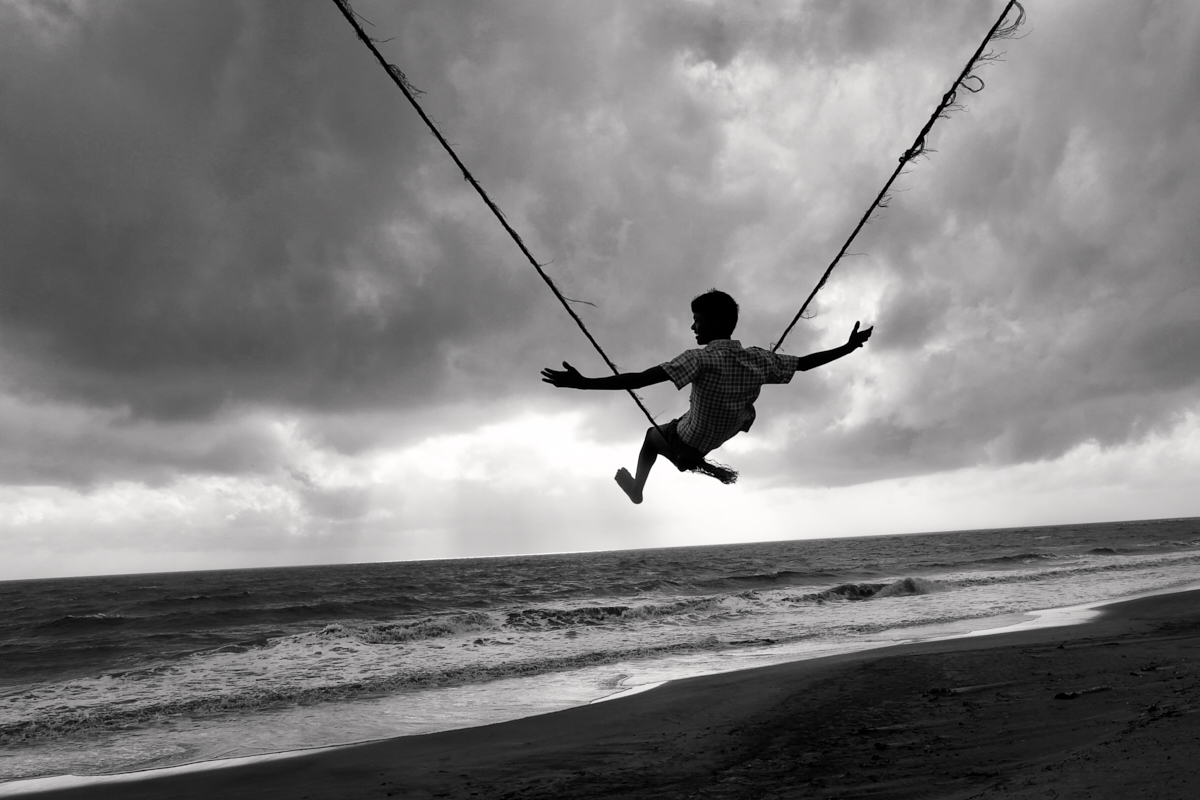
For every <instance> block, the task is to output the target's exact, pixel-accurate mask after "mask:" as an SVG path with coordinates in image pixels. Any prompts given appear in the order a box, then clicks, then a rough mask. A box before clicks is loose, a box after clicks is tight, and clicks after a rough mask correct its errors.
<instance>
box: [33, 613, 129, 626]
mask: <svg viewBox="0 0 1200 800" xmlns="http://www.w3.org/2000/svg"><path fill="white" fill-rule="evenodd" d="M127 621H128V618H127V617H123V616H121V615H120V614H65V615H63V616H61V617H58V618H57V619H54V620H51V621H50V622H44V623H42V624H41V625H39V626H37V627H39V628H62V627H87V626H97V625H104V626H110V625H123V624H125V623H126V622H127Z"/></svg>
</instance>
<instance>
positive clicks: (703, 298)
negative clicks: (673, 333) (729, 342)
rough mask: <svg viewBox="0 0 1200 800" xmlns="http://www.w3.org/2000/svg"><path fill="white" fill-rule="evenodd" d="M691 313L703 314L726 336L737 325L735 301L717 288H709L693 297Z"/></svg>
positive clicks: (736, 305)
mask: <svg viewBox="0 0 1200 800" xmlns="http://www.w3.org/2000/svg"><path fill="white" fill-rule="evenodd" d="M692 313H694V314H703V315H704V316H705V318H706V319H708V320H709V321H710V322H712V324H713V325H714V326H716V327H717V329H718V331H719V332H721V333H724V334H725V335H726V336H728V335H729V334H731V333H733V329H734V328H736V327H737V323H738V304H737V301H736V300H734V299H733V298H732V297H730V296H729V295H727V294H725V293H724V292H722V291H719V290H717V289H709V290H708V291H707V292H705V293H704V294H701V295H697V296H696V297H693V298H692Z"/></svg>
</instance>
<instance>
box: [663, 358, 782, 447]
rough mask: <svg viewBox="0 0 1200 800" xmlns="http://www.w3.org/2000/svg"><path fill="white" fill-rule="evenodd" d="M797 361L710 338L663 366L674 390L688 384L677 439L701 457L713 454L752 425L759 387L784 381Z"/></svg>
mask: <svg viewBox="0 0 1200 800" xmlns="http://www.w3.org/2000/svg"><path fill="white" fill-rule="evenodd" d="M799 363H800V359H799V358H797V357H796V356H785V355H781V354H779V353H772V352H771V351H769V350H763V349H762V348H761V347H751V348H749V349H743V348H742V343H741V342H739V341H737V340H736V339H715V340H713V341H711V342H709V343H708V346H707V347H705V348H704V349H702V350H700V349H698V350H687V351H685V352H684V353H682V354H681V355H679V356H677V357H676V358H674V359H672V360H671V361H668V362H667V363H665V364H663V365H662V368H663V370H664V371H666V373H667V376H668V377H669V378H670V379H671V382H672V383H674V384H675V388H676V389H682V388H683V387H684V386H687V385H688V384H689V383H690V384H692V397H691V400H690V401H689V402H690V404H691V406H690V408H688V410H687V412H686V413H685V414H684V415H683V416H682V417H680V418H679V427H678V432H679V438H681V439H683V441H684V442H686V443H687V444H690V445H691V446H692V447H694V448H696V449H697V450H699V451H700V452H702V453H707V452H709V451H710V450H715V449H716V448H718V447H720V446H721V445H722V444H724V443H725V442H727V441H729V440H730V439H732V438H733V437H734V435H736V434H737V433H739V432H741V431H748V430H750V425H751V424H752V423H753V422H754V416H755V414H754V401H755V400H757V399H758V393H759V390H761V389H762V385H763V384H764V383H788V382H790V381H791V380H792V376H793V375H795V374H796V367H797V366H798V365H799Z"/></svg>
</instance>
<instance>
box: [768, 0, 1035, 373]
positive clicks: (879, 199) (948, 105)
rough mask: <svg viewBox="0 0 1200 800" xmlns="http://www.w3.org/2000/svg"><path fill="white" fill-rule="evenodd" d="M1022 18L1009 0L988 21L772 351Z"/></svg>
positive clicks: (976, 88)
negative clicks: (991, 22)
mask: <svg viewBox="0 0 1200 800" xmlns="http://www.w3.org/2000/svg"><path fill="white" fill-rule="evenodd" d="M1013 8H1016V9H1017V18H1016V19H1014V20H1013V21H1012V22H1010V23H1008V24H1007V25H1006V24H1004V20H1005V19H1007V18H1008V14H1009V12H1010V11H1012V10H1013ZM1024 22H1025V9H1024V8H1023V7H1022V6H1021V4H1020V3H1018V2H1017V0H1009V3H1008V5H1006V6H1005V7H1004V11H1002V12H1001V13H1000V16H999V17H998V18H997V19H996V23H995V24H994V25H992V29H991V30H990V31H988V35H987V36H985V37H983V41H982V42H980V43H979V47H978V48H977V49H976V50H975V55H973V56H971V60H970V61H968V62H967V66H965V67H963V71H962V72H960V73H959V75H958V78H957V79H956V80H955V81H954V83H953V84H951V86H950V91H948V92H946V93H945V94H944V95H942V101H941V102H940V103H938V106H937V108H935V109H934V110H933V114H931V115H930V117H929V121H928V122H926V123H925V127H924V128H921V132H920V133H918V134H917V138H916V139H915V140H914V141H913V143H912V147H910V148H908V149H907V150H905V151H904V155H902V156H900V163H899V164H897V165H896V169H895V171H894V172H892V177H890V178H888V179H887V183H885V184H884V185H883V188H882V189H880V190H879V194H877V195H876V196H875V200H874V201H873V202H872V203H871V205H870V207H869V208H867V213H865V214H863V215H862V218H861V219H860V220H859V221H858V224H857V225H855V226H854V230H853V231H851V232H850V236H849V238H847V239H846V243H845V244H843V245H842V249H841V250H838V253H837V255H836V256H834V257H833V261H831V262H829V266H828V267H826V268H825V272H824V274H822V275H821V280H819V281H817V285H816V286H815V287H813V290H812V291H811V292H810V293H809V295H808V299H806V300H805V301H804V304H803V305H801V306H800V310H799V311H797V312H796V316H794V317H792V321H791V322H790V323H789V324H788V326H787V328H785V329H784V331H783V334H782V335H781V336H780V337H779V341H777V342H775V344H773V345H771V352H772V353H774V352H776V351H778V350H779V348H780V347H781V346H782V345H783V340H784V339H786V338H787V335H788V334H789V333H791V332H792V328H794V327H796V323H797V322H799V321H800V319H801V318H802V317H803V316H804V312H805V311H806V310H808V304H809V303H811V302H812V299H813V298H814V297H816V296H817V292H819V291H821V287H822V286H824V285H825V281H827V280H829V273H831V272H833V268H834V267H836V266H837V265H838V262H839V261H841V260H842V256H844V255H846V250H847V249H848V248H849V247H850V243H851V242H853V241H854V237H856V236H858V232H859V231H861V230H862V229H863V226H864V225H866V224H867V223H868V222H869V221H870V219H871V215H872V214H874V213H875V212H876V211H877V210H878V209H880V208H887V206H888V201H889V200H890V198H889V197H888V191H889V190H890V189H891V188H892V184H893V183H894V182H895V181H896V178H898V177H900V174H901V173H902V172H903V171H904V167H905V166H906V165H907V164H908V163H909V162H910V161H912V160H913V159H915V158H918V157H919V156H923V155H925V154H926V153H929V152H932V151H931V150H929V149H928V147H926V145H925V137H926V136H928V135H929V131H930V130H932V129H933V124H934V123H935V122H937V121H938V120H939V119H945V118H946V116H947V115H948V114H949V112H951V111H954V110H957V109H961V108H962V106H961V105H960V104H959V102H958V90H959V89H966V90H967V91H968V92H970V93H972V94H975V93H976V92H981V91H983V88H984V83H983V78H980V77H979V76H978V75H975V74H974V70H975V69H977V68H978V67H980V66H981V65H983V64H986V63H988V62H991V61H997V60H999V59H1000V54H999V53H993V52H989V53H984V52H983V49H984V48H985V47H987V46H988V45H989V44H990V43H992V42H994V41H996V40H998V39H1011V38H1013V37H1014V36H1015V35H1016V33H1017V29H1018V28H1020V27H1021V25H1022V24H1023V23H1024ZM968 81H978V85H972V84H970V83H968Z"/></svg>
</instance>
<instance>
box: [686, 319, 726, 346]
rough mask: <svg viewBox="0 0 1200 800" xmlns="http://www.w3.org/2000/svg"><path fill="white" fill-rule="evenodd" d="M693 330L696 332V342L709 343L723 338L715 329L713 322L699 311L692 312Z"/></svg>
mask: <svg viewBox="0 0 1200 800" xmlns="http://www.w3.org/2000/svg"><path fill="white" fill-rule="evenodd" d="M692 332H693V333H694V334H696V344H708V343H709V342H711V341H712V340H713V339H720V338H721V337H720V336H718V335H717V334H716V332H715V331H714V330H713V325H712V322H711V321H710V320H709V319H708V318H707V317H706V316H705V315H704V314H701V313H700V312H699V311H693V312H692Z"/></svg>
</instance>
